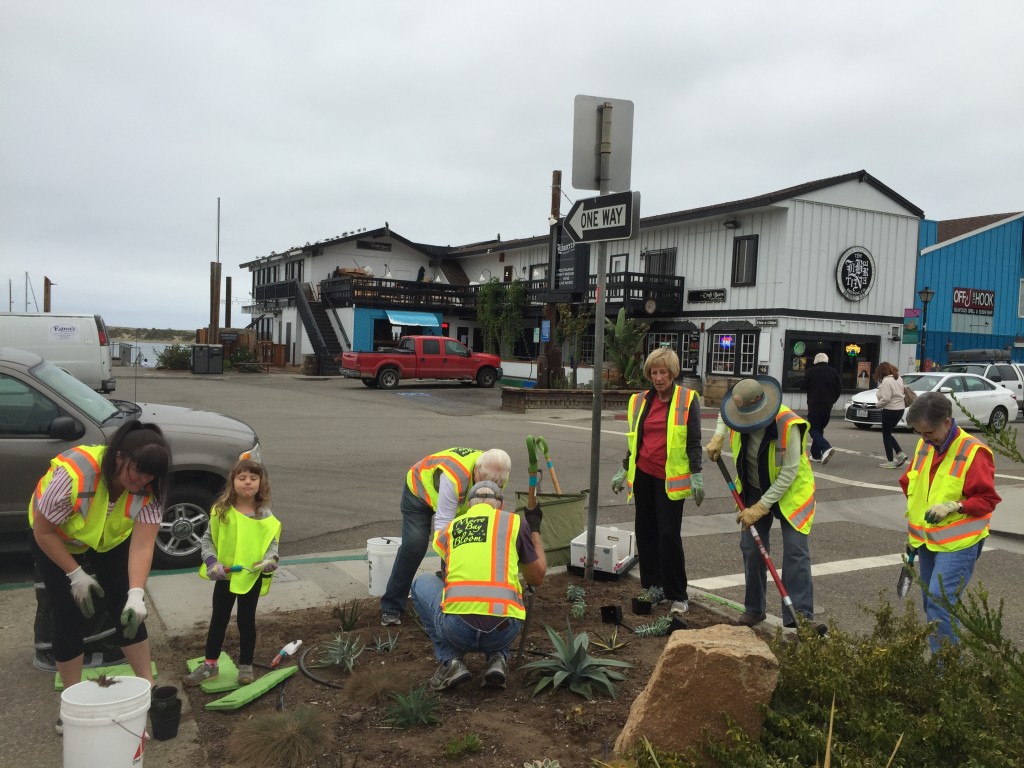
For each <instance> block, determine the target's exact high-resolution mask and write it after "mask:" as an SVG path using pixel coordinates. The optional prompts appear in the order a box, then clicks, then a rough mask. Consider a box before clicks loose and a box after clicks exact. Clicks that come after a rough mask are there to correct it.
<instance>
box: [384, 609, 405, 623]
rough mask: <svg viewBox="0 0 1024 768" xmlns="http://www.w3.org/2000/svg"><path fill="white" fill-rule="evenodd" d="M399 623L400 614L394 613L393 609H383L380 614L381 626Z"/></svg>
mask: <svg viewBox="0 0 1024 768" xmlns="http://www.w3.org/2000/svg"><path fill="white" fill-rule="evenodd" d="M401 623H402V617H401V615H400V614H397V613H395V612H394V611H384V612H383V613H381V615H380V625H381V626H382V627H393V626H396V625H398V624H401Z"/></svg>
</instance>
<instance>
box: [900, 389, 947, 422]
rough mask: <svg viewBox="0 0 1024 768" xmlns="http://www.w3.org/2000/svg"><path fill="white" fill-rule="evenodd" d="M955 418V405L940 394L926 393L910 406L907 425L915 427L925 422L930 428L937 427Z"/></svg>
mask: <svg viewBox="0 0 1024 768" xmlns="http://www.w3.org/2000/svg"><path fill="white" fill-rule="evenodd" d="M951 418H953V404H952V403H951V402H949V400H948V399H947V398H946V396H945V395H943V394H940V393H939V392H924V393H922V394H920V395H918V396H917V399H916V400H914V402H912V403H911V404H910V409H909V410H908V411H907V424H908V425H910V426H911V427H913V426H914V425H915V424H919V423H921V422H924V423H925V424H927V425H928V426H929V427H937V426H939V425H940V424H942V422H944V421H945V420H946V419H951Z"/></svg>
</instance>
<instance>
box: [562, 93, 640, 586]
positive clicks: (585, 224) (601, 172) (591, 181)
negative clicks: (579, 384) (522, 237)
mask: <svg viewBox="0 0 1024 768" xmlns="http://www.w3.org/2000/svg"><path fill="white" fill-rule="evenodd" d="M613 112H614V113H615V118H616V120H615V122H614V123H613V122H612V113H613ZM574 116H575V119H574V122H573V153H572V185H573V186H574V187H576V188H577V189H598V190H600V194H601V196H602V197H607V196H608V194H609V192H613V191H615V192H623V193H624V196H623V195H614V196H612V197H615V198H616V200H615V201H611V200H607V199H606V200H604V201H602V197H598V198H592V199H591V200H588V201H579V202H577V203H576V204H575V205H573V207H572V210H570V212H569V215H568V216H567V217H566V229H567V231H568V232H569V234H570V235H571V236H572V237H573V238H574V239H577V238H576V235H577V234H578V235H579V236H580V237H579V238H578V239H579V241H580V242H588V241H594V242H597V243H598V247H597V308H596V311H595V314H594V406H593V411H592V413H591V420H590V499H589V501H588V506H587V559H586V563H585V565H584V570H583V578H584V579H586V580H593V578H594V546H595V543H596V539H597V496H598V490H597V489H598V488H600V487H601V407H602V390H603V380H602V379H603V374H604V370H603V369H604V322H605V305H606V303H607V302H606V300H605V284H606V282H607V276H608V270H607V261H608V245H607V241H608V240H622V239H625V238H629V237H632V236H633V234H634V230H639V227H634V226H633V221H634V220H636V221H639V216H640V204H639V196H636V197H634V196H633V195H634V193H631V192H626V190H628V189H629V177H630V165H631V164H632V157H633V102H631V101H624V100H621V99H601V98H598V97H596V96H577V97H576V100H575V109H574ZM613 144H614V147H615V151H616V154H615V155H614V158H615V159H614V161H613V159H612V157H613V156H612V146H613ZM618 198H622V199H618ZM627 198H628V199H627ZM627 207H629V209H630V210H629V215H628V216H627V215H626V208H627ZM573 217H575V220H576V223H575V224H570V220H572V219H573ZM626 222H629V224H628V225H626ZM623 226H628V232H627V234H625V235H623V234H622V230H621V228H622V227H623ZM574 231H575V234H574ZM603 235H608V236H603Z"/></svg>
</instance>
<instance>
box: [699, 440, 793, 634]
mask: <svg viewBox="0 0 1024 768" xmlns="http://www.w3.org/2000/svg"><path fill="white" fill-rule="evenodd" d="M715 463H716V464H718V468H719V469H720V470H722V476H723V477H724V478H725V483H726V485H728V486H729V490H730V491H731V492H732V498H733V501H735V502H736V506H737V507H738V508H739V510H740V511H741V512H742V511H743V509H744V507H743V498H742V497H741V496H740V494H739V491H737V490H736V484H735V483H734V482H733V481H732V476H731V475H730V474H729V469H728V468H727V467H726V466H725V462H724V461H723V460H722V457H721V456H719V457H718V460H717V461H716V462H715ZM747 530H748V531H750V535H751V536H753V537H754V543H755V544H756V545H757V548H758V549H759V550H760V551H761V557H763V558H764V564H765V565H766V566H768V571H769V572H770V573H771V575H772V579H773V580H774V581H775V586H776V587H778V588H779V594H780V595H782V604H783V605H784V606H785V607H786V608H788V609H789V615H790V617H791V618H792V619H793V621H796V609H795V608H794V607H793V601H792V599H790V597H789V593H788V592H787V591H786V588H785V587H784V586H782V579H780V578H779V572H778V571H777V570H775V563H773V562H772V558H771V556H770V555H769V554H768V550H767V549H765V546H764V542H762V541H761V536H760V534H758V532H757V529H756V528H755V527H754V526H750V527H749V528H748V529H747Z"/></svg>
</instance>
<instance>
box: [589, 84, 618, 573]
mask: <svg viewBox="0 0 1024 768" xmlns="http://www.w3.org/2000/svg"><path fill="white" fill-rule="evenodd" d="M611 154H612V105H611V104H610V103H608V102H605V103H604V105H603V106H602V107H601V176H600V184H601V194H602V195H607V194H608V179H609V169H610V164H611ZM607 261H608V243H607V241H605V240H602V241H601V242H599V243H598V244H597V309H596V311H595V319H594V406H593V411H592V412H591V418H590V498H589V499H588V506H587V560H586V563H585V564H584V568H583V579H584V580H585V581H593V579H594V547H595V545H596V542H597V497H598V491H599V489H600V487H601V408H602V405H603V394H604V313H605V303H606V302H605V295H604V294H605V290H604V288H605V283H606V282H607V277H608V275H607V269H606V262H607Z"/></svg>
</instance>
